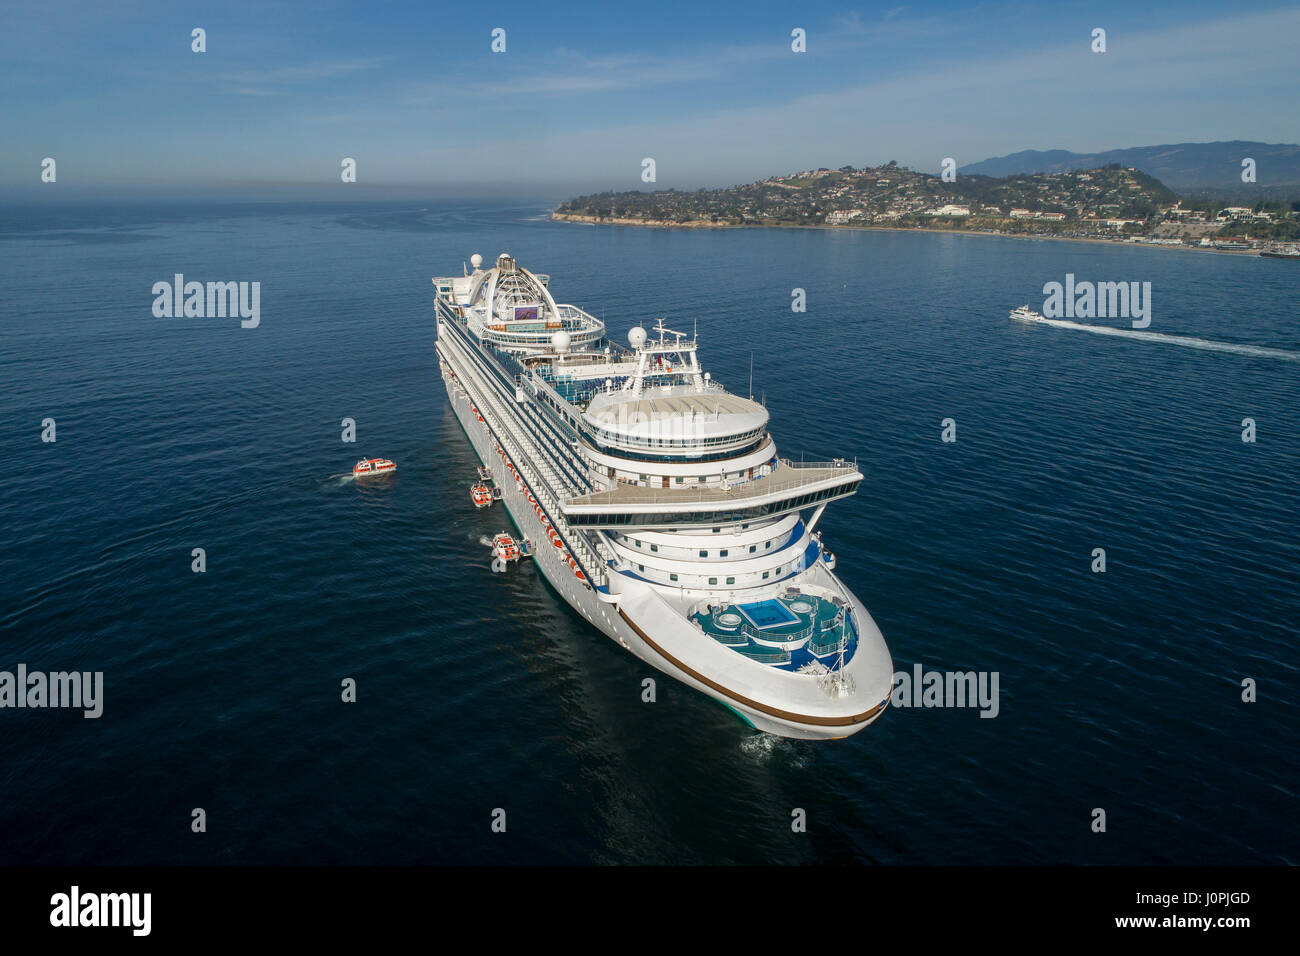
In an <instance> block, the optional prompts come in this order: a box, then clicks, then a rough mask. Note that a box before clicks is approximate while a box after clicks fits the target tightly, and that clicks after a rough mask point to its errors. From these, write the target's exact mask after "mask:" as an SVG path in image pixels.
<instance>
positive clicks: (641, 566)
mask: <svg viewBox="0 0 1300 956" xmlns="http://www.w3.org/2000/svg"><path fill="white" fill-rule="evenodd" d="M637 567H638V568H640V569H641V570H642V571H644V570H645V565H644V564H638V565H637Z"/></svg>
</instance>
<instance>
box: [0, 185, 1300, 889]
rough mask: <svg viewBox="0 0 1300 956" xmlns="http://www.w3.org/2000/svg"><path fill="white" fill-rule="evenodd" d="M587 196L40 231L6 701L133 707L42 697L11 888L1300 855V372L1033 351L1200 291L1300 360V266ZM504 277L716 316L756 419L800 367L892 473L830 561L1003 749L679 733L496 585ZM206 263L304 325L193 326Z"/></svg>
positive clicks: (218, 276)
mask: <svg viewBox="0 0 1300 956" xmlns="http://www.w3.org/2000/svg"><path fill="white" fill-rule="evenodd" d="M545 209H546V205H545V203H540V202H539V203H536V204H522V205H520V204H516V205H510V206H507V205H501V204H495V205H494V204H490V203H477V204H475V203H465V202H462V203H455V204H448V203H435V202H432V201H430V202H423V203H422V202H405V203H363V204H356V205H340V204H283V205H279V204H247V205H218V204H170V205H161V204H159V205H149V204H135V205H129V204H102V205H86V206H74V205H49V206H9V207H6V208H5V209H3V210H2V211H0V315H3V328H2V330H0V442H2V447H3V450H4V453H5V462H6V465H7V467H6V468H5V469H4V470H3V472H0V541H2V542H3V545H4V546H3V548H2V549H0V669H8V670H13V669H14V668H15V667H16V665H17V664H19V663H25V664H26V665H27V666H28V668H29V669H31V670H46V671H53V670H67V669H79V670H90V671H103V673H104V681H105V700H104V712H103V716H102V717H101V718H99V719H97V720H87V719H84V718H83V717H82V716H81V715H80V713H78V712H68V711H56V710H45V711H33V710H21V711H20V710H0V862H3V863H31V862H39V863H417V862H432V863H440V862H455V863H498V862H556V863H585V862H600V863H605V862H616V863H628V862H647V863H670V862H671V863H733V862H734V863H808V862H826V863H851V862H858V863H922V864H940V863H966V864H969V863H1016V862H1026V863H1060V862H1068V863H1085V864H1092V863H1260V862H1264V863H1267V862H1289V863H1296V862H1300V827H1298V825H1297V822H1296V821H1297V820H1298V819H1300V814H1298V813H1297V800H1296V795H1297V794H1296V790H1297V785H1298V783H1297V782H1298V781H1300V709H1298V707H1297V698H1296V684H1297V678H1298V677H1300V675H1298V674H1297V657H1298V652H1297V619H1298V618H1300V598H1297V591H1296V588H1297V582H1298V581H1300V574H1298V573H1297V572H1298V570H1300V544H1298V541H1297V522H1298V519H1300V494H1298V493H1297V489H1296V478H1297V464H1298V463H1300V430H1298V428H1300V426H1298V421H1300V363H1297V362H1294V361H1289V360H1286V359H1284V358H1278V357H1262V356H1261V355H1258V354H1256V355H1252V354H1243V352H1242V350H1237V351H1233V350H1231V349H1229V350H1226V351H1225V350H1217V349H1213V348H1210V349H1206V348H1181V347H1178V346H1176V345H1172V344H1169V343H1165V342H1161V341H1159V340H1142V339H1134V338H1131V337H1125V336H1111V335H1089V334H1084V333H1081V332H1079V331H1076V330H1069V329H1063V328H1046V327H1025V326H1021V325H1017V324H1013V323H1010V322H1008V321H1007V317H1006V312H1007V310H1008V309H1009V308H1010V307H1012V306H1014V305H1018V304H1021V303H1023V302H1025V301H1029V302H1031V304H1034V305H1035V306H1036V307H1037V306H1038V305H1039V304H1040V303H1041V301H1042V293H1041V291H1040V290H1041V287H1042V285H1043V283H1045V282H1048V281H1064V277H1065V275H1066V273H1074V274H1075V275H1076V277H1077V278H1078V279H1080V280H1082V279H1092V280H1094V281H1118V280H1137V281H1150V282H1151V283H1152V288H1153V293H1152V304H1153V318H1152V324H1151V326H1150V330H1151V331H1152V332H1159V333H1164V334H1169V335H1185V336H1193V337H1197V338H1200V339H1204V340H1208V341H1213V342H1223V343H1228V344H1229V345H1241V346H1259V347H1266V348H1271V349H1281V350H1288V351H1291V352H1300V317H1298V316H1297V311H1298V310H1297V308H1296V293H1297V287H1298V286H1300V270H1298V269H1297V268H1296V266H1295V264H1294V263H1288V262H1279V261H1272V260H1263V259H1258V258H1251V257H1243V256H1229V255H1214V254H1200V253H1189V252H1179V251H1174V250H1167V249H1143V248H1132V247H1113V246H1108V245H1100V244H1083V243H1062V242H1049V241H1032V240H1017V239H1003V238H985V237H963V236H949V235H937V234H913V233H889V232H846V231H821V230H703V231H661V230H650V229H636V228H612V227H592V226H583V225H576V224H563V223H552V222H549V221H547V220H546V218H545ZM502 251H509V252H510V253H511V254H513V255H515V256H516V257H517V258H518V259H519V260H520V262H521V263H523V264H524V265H526V266H528V267H530V268H534V269H536V270H538V271H543V272H548V273H550V274H551V275H552V277H553V279H552V289H553V291H554V292H555V293H556V296H557V298H558V299H559V300H560V301H571V302H574V303H576V304H579V305H582V306H584V307H586V308H587V309H589V310H590V311H593V312H595V313H596V314H598V315H600V316H601V317H603V318H604V319H605V320H606V321H607V323H608V325H609V327H610V329H611V332H612V333H613V334H615V335H618V336H623V335H625V333H626V331H627V329H628V328H629V327H630V326H631V325H632V324H633V323H647V324H648V323H650V322H651V321H653V319H654V318H656V317H658V316H666V317H667V318H668V319H669V320H670V321H669V325H672V326H674V327H676V328H683V327H689V326H693V325H695V324H696V323H698V329H699V335H700V338H701V340H702V355H703V358H704V361H705V363H706V367H707V368H709V369H711V371H712V372H713V374H714V376H715V377H716V378H718V379H719V380H721V381H723V382H724V383H726V384H727V385H729V386H730V387H732V388H733V389H734V390H736V391H741V392H743V391H745V390H746V389H747V386H748V376H749V367H750V360H751V355H752V358H753V370H754V390H755V392H756V393H758V394H760V395H762V396H763V397H764V398H765V400H766V402H767V405H768V408H769V409H770V411H771V413H772V423H771V428H772V431H773V433H774V435H775V437H776V439H777V442H778V447H779V448H780V449H781V451H782V453H783V454H785V455H788V456H793V457H799V456H801V455H802V456H804V457H806V458H808V459H824V458H828V457H833V456H844V457H849V458H853V457H855V456H856V457H857V459H858V461H859V462H860V464H861V466H862V468H863V471H864V473H865V474H866V476H867V478H866V481H865V482H864V484H863V486H862V488H861V490H860V492H859V494H858V495H857V496H855V497H854V498H852V499H849V500H847V501H843V502H839V503H836V504H834V505H832V506H831V507H830V508H829V509H828V510H827V512H826V515H825V516H824V517H823V519H822V524H821V528H822V529H823V531H824V533H825V540H826V542H827V544H828V545H829V547H831V549H832V550H834V551H835V552H836V553H837V555H838V556H839V559H840V565H839V573H840V574H841V575H842V577H843V578H844V580H845V581H846V582H847V584H848V585H849V586H850V587H851V588H853V590H854V591H855V592H856V593H857V594H858V595H859V596H860V597H861V598H862V599H863V600H864V601H865V603H866V604H867V606H868V607H869V608H870V609H871V611H872V613H873V615H874V617H875V618H876V620H877V622H878V623H879V625H880V627H881V629H882V630H883V632H884V634H885V636H886V638H887V640H888V641H889V645H890V648H891V650H892V652H893V655H894V659H895V666H896V668H897V669H899V670H904V669H906V670H910V669H911V668H912V666H913V665H915V664H917V663H919V664H921V665H923V666H924V667H925V668H926V669H937V670H941V671H948V670H962V671H965V670H976V671H988V672H997V673H998V675H999V687H1000V711H999V713H998V716H997V717H996V718H994V719H982V718H980V717H979V715H978V712H977V711H976V710H973V709H965V710H962V709H903V708H891V710H890V711H889V712H887V713H886V714H885V715H884V716H883V717H882V718H881V719H880V720H878V721H877V722H876V723H875V724H873V725H872V726H871V727H869V728H867V729H866V730H865V731H863V732H862V733H860V734H858V735H856V736H854V737H852V738H850V739H848V740H844V741H837V742H828V743H804V742H795V741H789V740H784V739H778V738H774V737H770V736H765V735H760V734H755V733H754V732H753V731H751V730H749V729H748V728H747V727H745V726H744V725H743V724H741V723H740V722H739V721H738V720H737V719H736V718H735V717H734V716H733V715H732V714H731V713H729V712H728V711H726V710H725V709H724V708H722V707H720V706H719V705H717V704H715V703H713V702H712V701H710V700H708V699H706V698H704V697H702V696H700V695H699V694H696V693H694V692H693V691H690V690H688V689H686V688H685V687H683V686H682V685H679V684H677V683H675V682H673V681H671V680H668V679H666V678H661V679H660V680H659V682H658V700H657V701H656V702H655V703H650V704H647V703H643V702H642V700H641V680H642V679H643V678H644V677H647V676H656V677H659V676H660V675H658V674H657V672H654V671H653V670H651V669H650V668H648V667H647V666H645V665H643V664H641V663H640V662H639V661H637V660H636V659H635V658H633V657H631V656H630V655H628V654H627V653H626V652H624V651H623V650H621V649H620V648H618V647H617V646H616V645H614V644H613V643H612V642H610V641H609V640H608V639H607V638H605V637H603V636H601V635H600V634H599V633H598V632H596V631H595V630H594V629H592V628H591V627H589V626H587V625H586V623H585V622H584V621H583V620H582V619H581V618H580V617H579V616H578V615H577V614H576V613H574V612H572V611H571V610H570V609H569V608H568V607H567V605H565V604H564V603H563V602H562V601H560V600H559V599H558V598H557V597H556V595H555V594H554V593H553V592H552V591H551V590H550V589H549V588H548V586H547V585H546V584H545V583H544V582H543V581H542V580H541V579H540V578H539V576H538V575H537V574H536V572H535V571H534V570H533V569H532V568H531V567H529V566H528V565H527V564H526V563H525V564H523V565H522V566H519V567H515V568H511V569H510V571H509V572H508V573H506V574H500V575H498V574H493V573H491V571H490V569H489V554H488V551H487V549H486V548H484V547H483V546H482V545H481V544H480V543H479V538H480V537H481V536H482V535H485V534H491V533H493V532H495V531H497V530H501V528H503V527H505V525H506V518H505V516H504V515H503V514H502V513H501V512H500V511H499V509H495V508H494V509H490V510H488V511H486V512H478V511H476V510H475V509H474V508H473V507H472V506H471V504H470V501H469V497H468V493H467V486H468V483H469V482H470V480H471V479H472V477H473V472H474V466H475V464H476V460H475V458H474V456H473V453H472V451H471V450H470V447H469V445H468V442H467V441H466V439H465V437H464V435H463V433H462V432H461V431H460V428H459V426H458V424H457V423H456V421H455V419H454V418H453V416H452V415H451V413H450V412H449V410H448V407H447V403H446V396H445V394H444V391H443V387H442V383H441V380H440V378H439V376H438V374H437V364H436V360H435V356H434V352H433V317H432V288H431V286H430V282H429V279H430V277H431V276H433V275H435V274H447V273H451V272H454V271H455V270H458V269H460V268H461V266H462V263H463V261H464V260H466V259H468V258H469V256H470V255H471V254H472V253H475V252H478V253H481V254H482V255H483V256H484V258H485V259H488V260H491V259H492V258H493V257H495V256H496V254H497V253H499V252H502ZM177 272H180V273H183V274H184V275H185V276H186V277H187V278H189V279H196V280H200V281H209V280H212V281H228V280H244V281H259V282H260V283H261V284H262V285H261V324H260V325H259V327H257V328H256V329H243V328H241V327H240V325H239V322H238V320H237V319H230V318H226V319H221V318H207V319H196V318H192V319H183V318H181V319H177V318H172V319H166V318H155V317H154V316H153V314H152V311H151V307H152V303H153V295H152V292H151V289H152V286H153V284H154V283H155V282H158V281H170V280H171V278H172V276H173V274H175V273H177ZM795 288H801V289H804V290H805V292H806V295H807V303H808V305H807V312H806V313H803V314H797V313H794V312H792V311H791V295H792V290H793V289H795ZM1098 321H1106V322H1107V324H1110V325H1113V326H1115V327H1121V328H1122V327H1125V323H1124V322H1122V321H1115V320H1098ZM1245 351H1246V352H1248V351H1249V350H1245ZM345 417H350V418H353V419H355V421H356V432H357V442H356V444H347V443H344V442H343V441H341V437H340V436H341V431H342V428H341V420H342V419H343V418H345ZM45 418H53V419H55V421H56V428H57V441H56V442H54V443H44V442H42V441H41V430H42V425H41V423H42V420H43V419H45ZM946 418H952V419H954V420H955V421H956V423H957V441H956V442H955V443H944V442H942V441H941V440H940V433H941V422H942V421H943V420H944V419H946ZM1244 418H1252V419H1254V420H1255V422H1256V427H1257V434H1258V440H1257V441H1256V442H1255V443H1245V442H1243V441H1242V438H1241V433H1242V420H1243V419H1244ZM362 455H364V456H366V457H372V456H385V457H389V458H392V459H394V460H396V461H397V463H398V471H397V473H396V474H395V475H393V476H390V477H387V478H384V479H380V480H376V481H373V482H369V483H355V482H352V481H350V480H346V479H343V478H340V475H342V474H345V473H347V472H348V471H349V470H350V468H351V465H352V464H353V462H355V461H356V459H357V458H359V457H361V456H362ZM199 547H201V548H203V549H205V551H206V562H207V570H206V572H205V573H202V574H196V573H193V572H192V571H191V560H192V558H191V552H192V549H194V548H199ZM1098 547H1100V548H1104V549H1105V550H1106V554H1107V570H1106V572H1105V573H1104V574H1095V573H1093V572H1092V570H1091V564H1092V551H1093V549H1094V548H1098ZM345 678H353V679H354V680H355V681H356V682H357V701H356V703H352V704H344V703H342V702H341V700H340V685H341V682H342V681H343V680H344V679H345ZM1246 678H1250V679H1253V680H1254V681H1256V682H1257V687H1258V700H1257V701H1256V702H1254V703H1245V702H1243V701H1242V699H1241V694H1242V689H1241V682H1242V681H1243V679H1246ZM194 808H203V809H204V811H205V812H206V817H207V832H206V833H202V834H196V833H193V832H192V831H191V825H190V824H191V811H192V810H193V809H194ZM496 808H502V809H504V810H505V811H506V819H507V830H506V832H505V833H504V834H500V833H493V832H492V829H491V821H492V813H493V810H494V809H496ZM795 808H802V809H803V810H804V811H805V812H806V814H807V821H808V826H807V832H806V833H795V832H792V829H791V813H792V811H793V810H794V809H795ZM1094 808H1102V809H1104V810H1105V811H1106V814H1107V828H1106V832H1105V833H1094V832H1092V829H1091V823H1092V819H1093V810H1094Z"/></svg>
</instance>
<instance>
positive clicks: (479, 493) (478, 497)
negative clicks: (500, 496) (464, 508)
mask: <svg viewBox="0 0 1300 956" xmlns="http://www.w3.org/2000/svg"><path fill="white" fill-rule="evenodd" d="M469 496H470V499H471V500H472V501H473V502H474V507H475V508H486V507H487V506H488V505H490V504H492V491H491V489H489V488H488V486H487V485H485V484H483V483H482V482H479V483H478V484H477V485H474V486H473V487H472V488H470V490H469Z"/></svg>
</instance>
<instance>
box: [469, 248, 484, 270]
mask: <svg viewBox="0 0 1300 956" xmlns="http://www.w3.org/2000/svg"><path fill="white" fill-rule="evenodd" d="M469 264H470V265H472V266H473V267H474V268H475V269H477V268H478V267H479V266H481V265H482V264H483V257H482V256H480V255H479V254H478V253H477V252H476V253H474V254H473V255H472V256H470V257H469Z"/></svg>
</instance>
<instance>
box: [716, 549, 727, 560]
mask: <svg viewBox="0 0 1300 956" xmlns="http://www.w3.org/2000/svg"><path fill="white" fill-rule="evenodd" d="M726 556H727V549H726V548H723V549H722V550H721V551H719V552H718V557H720V558H725V557H726Z"/></svg>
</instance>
